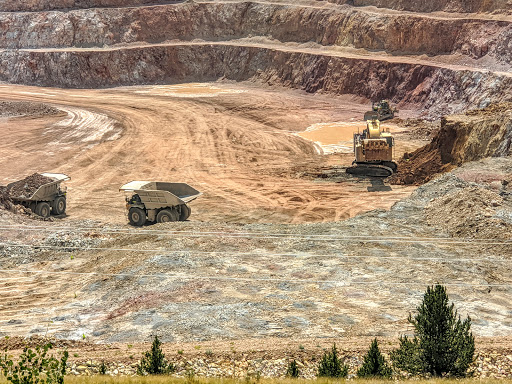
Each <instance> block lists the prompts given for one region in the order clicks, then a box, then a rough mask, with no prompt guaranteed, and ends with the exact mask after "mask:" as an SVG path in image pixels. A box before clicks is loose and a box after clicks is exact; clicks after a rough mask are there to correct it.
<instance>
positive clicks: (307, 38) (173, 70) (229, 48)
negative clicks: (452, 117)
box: [0, 0, 512, 117]
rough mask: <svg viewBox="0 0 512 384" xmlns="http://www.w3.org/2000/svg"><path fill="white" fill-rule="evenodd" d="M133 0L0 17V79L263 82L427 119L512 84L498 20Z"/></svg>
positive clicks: (507, 25)
mask: <svg viewBox="0 0 512 384" xmlns="http://www.w3.org/2000/svg"><path fill="white" fill-rule="evenodd" d="M107 3H108V4H107ZM142 3H143V1H133V2H130V3H129V5H135V6H136V7H130V6H127V5H125V6H124V7H117V8H92V9H76V10H67V11H47V12H28V13H27V12H10V13H9V12H7V13H3V14H0V25H1V26H2V27H0V28H1V29H2V30H3V32H4V33H3V34H0V48H4V50H3V51H0V58H1V65H0V80H2V81H6V82H12V83H19V84H32V85H43V86H60V87H77V88H80V87H88V88H96V87H108V86H118V85H135V84H148V83H150V84H155V83H175V82H182V81H205V80H217V79H219V78H226V79H232V80H260V81H264V82H267V83H269V84H276V85H283V86H289V87H294V88H299V89H303V90H306V91H307V92H316V91H325V92H330V93H334V94H347V93H348V94H355V95H358V96H362V97H366V98H371V99H379V98H388V99H392V100H393V101H394V102H396V103H399V102H401V103H409V104H410V103H414V104H415V108H418V109H422V110H424V111H425V115H426V116H429V117H439V116H440V115H441V114H446V113H452V112H460V111H462V110H464V109H467V108H475V107H483V106H487V105H489V103H491V102H501V101H504V100H508V99H509V98H510V96H509V95H510V93H511V92H510V91H511V90H512V82H511V78H512V77H511V75H510V72H509V68H510V63H512V53H510V52H512V51H511V50H510V49H508V44H509V42H510V41H512V39H511V37H512V22H511V20H508V19H507V18H506V17H505V18H503V17H499V18H498V17H493V16H492V15H489V14H486V15H484V16H485V17H483V16H482V17H479V16H478V15H473V16H470V15H468V16H467V17H466V16H464V17H461V16H458V15H448V14H446V13H445V14H442V15H425V14H421V13H419V14H412V13H408V14H398V13H396V12H394V11H386V12H378V11H377V12H376V11H375V9H365V8H357V7H352V6H343V7H337V6H334V5H331V6H328V7H323V6H322V7H320V6H318V3H317V2H314V1H312V2H311V3H309V4H299V5H293V4H273V3H271V2H265V1H263V2H258V3H255V2H243V3H237V2H210V3H194V2H191V3H180V4H164V3H163V2H158V5H154V6H144V4H142ZM105 5H111V6H115V5H119V4H117V3H116V2H115V1H112V2H109V1H107V0H105V2H101V1H100V2H93V1H90V2H73V3H66V2H64V1H62V2H58V3H55V4H54V5H53V6H50V4H46V8H45V9H46V10H49V9H53V8H55V7H56V6H58V7H60V8H69V7H78V8H80V7H85V6H91V7H99V6H105ZM355 5H358V4H355ZM34 7H35V3H29V4H27V8H25V9H31V10H32V8H34ZM40 7H43V4H40ZM36 8H37V7H36ZM4 9H6V8H4ZM468 10H469V8H468ZM432 36H436V38H432ZM196 39H201V40H205V42H198V41H196ZM113 46H114V47H113Z"/></svg>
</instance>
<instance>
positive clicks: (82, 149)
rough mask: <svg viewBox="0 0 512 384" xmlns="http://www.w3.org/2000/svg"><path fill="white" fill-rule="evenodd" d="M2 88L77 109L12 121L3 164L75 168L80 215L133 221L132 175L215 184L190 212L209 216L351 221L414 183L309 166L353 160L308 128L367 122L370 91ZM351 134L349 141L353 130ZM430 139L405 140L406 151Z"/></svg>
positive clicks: (72, 189)
mask: <svg viewBox="0 0 512 384" xmlns="http://www.w3.org/2000/svg"><path fill="white" fill-rule="evenodd" d="M0 98H2V99H12V100H33V101H38V102H45V103H49V104H51V105H54V106H56V107H58V108H59V109H60V110H61V111H62V112H63V113H66V114H67V116H58V117H56V116H47V117H43V118H40V119H35V118H33V117H21V118H16V119H9V120H6V121H3V122H1V123H0V124H1V125H2V126H3V128H4V129H12V130H15V131H16V134H15V135H10V136H9V137H8V138H7V139H6V140H7V141H6V142H4V144H3V145H2V147H1V151H0V155H1V156H2V157H4V158H5V159H9V162H11V163H12V164H14V166H13V167H2V169H1V170H0V180H2V179H3V180H4V182H8V181H13V180H17V179H19V178H20V177H24V176H26V175H27V174H31V173H34V172H42V171H53V172H61V173H66V174H69V175H70V176H71V179H72V180H71V181H70V182H68V183H67V185H68V188H69V201H68V213H69V218H68V219H95V220H100V221H104V222H110V223H125V222H126V218H125V216H124V204H123V201H124V196H123V195H122V194H121V193H119V192H118V188H119V186H120V185H122V184H124V183H125V182H128V181H130V180H153V179H155V180H170V181H183V182H187V183H189V184H190V185H192V186H194V187H195V188H196V189H198V190H200V191H201V192H203V196H202V197H201V198H199V199H198V200H197V201H196V202H194V203H193V204H192V208H193V214H192V216H191V218H190V220H195V221H209V222H211V221H222V222H226V221H227V222H246V223H247V222H277V223H302V222H322V221H332V220H340V219H345V218H349V217H353V216H355V215H357V214H358V213H361V212H365V211H368V210H371V209H375V208H384V209H385V208H389V207H390V206H391V205H392V204H393V203H394V202H396V201H398V200H400V199H402V198H404V197H406V196H408V194H410V193H411V192H412V190H413V189H412V188H410V187H402V186H399V187H393V188H392V189H390V190H388V191H385V192H380V193H379V194H378V197H377V196H375V194H374V193H366V192H367V188H368V186H370V185H371V183H370V181H368V180H366V181H365V180H360V179H351V178H346V179H344V180H343V182H341V183H339V182H338V183H335V182H325V181H322V180H320V179H314V177H313V178H312V177H305V176H304V175H307V174H317V173H318V171H319V170H321V169H322V167H324V168H325V167H327V168H329V167H332V166H337V167H341V166H346V165H349V164H350V163H351V161H352V160H353V158H352V157H353V156H352V154H351V153H350V151H345V153H342V154H337V155H333V156H321V155H320V154H319V153H320V152H321V151H319V150H318V147H317V146H315V144H314V143H313V142H311V141H309V140H304V139H302V138H301V137H299V136H298V135H296V133H298V132H301V131H305V130H306V129H307V128H308V127H309V126H311V125H313V124H318V123H321V124H322V123H324V124H325V123H327V124H330V123H332V122H339V121H347V122H349V123H350V124H357V125H359V126H363V127H364V122H363V121H362V120H361V116H362V115H363V114H364V112H365V111H366V110H367V109H368V102H367V101H366V100H362V99H360V98H351V97H349V96H345V97H337V98H334V99H333V98H332V97H326V96H320V95H316V96H314V95H308V94H305V93H302V92H298V91H283V90H282V89H280V90H273V89H270V88H260V87H257V86H254V85H253V84H249V83H246V84H242V85H235V84H222V83H216V84H213V85H212V84H189V85H181V86H177V85H171V86H147V87H145V86H142V87H124V88H116V89H107V90H80V91H78V90H60V89H44V88H32V87H23V86H15V87H13V86H9V87H6V86H4V87H0ZM406 113H407V112H406ZM409 113H411V112H409ZM354 122H357V123H354ZM340 133H342V136H343V137H340V138H339V139H340V140H344V139H346V138H347V137H345V136H346V134H345V131H344V130H340ZM318 134H320V136H321V137H320V138H319V137H318ZM303 135H304V136H306V134H303ZM327 138H329V139H330V140H331V141H332V140H333V137H332V132H323V131H320V132H319V133H318V132H317V136H315V137H312V140H313V141H321V140H324V139H327ZM329 143H330V142H329ZM420 144H421V143H419V142H412V141H411V140H410V139H409V140H405V141H403V142H402V141H398V142H397V154H396V155H397V156H400V154H401V153H402V152H403V151H409V150H410V147H411V146H413V147H416V146H418V145H420ZM347 152H348V153H347ZM340 172H341V173H342V172H343V170H340Z"/></svg>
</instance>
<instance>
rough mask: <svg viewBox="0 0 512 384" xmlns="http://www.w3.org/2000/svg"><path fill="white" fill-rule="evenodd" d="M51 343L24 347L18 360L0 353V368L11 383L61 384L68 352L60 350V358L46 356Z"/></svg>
mask: <svg viewBox="0 0 512 384" xmlns="http://www.w3.org/2000/svg"><path fill="white" fill-rule="evenodd" d="M52 348H53V346H52V344H51V343H47V344H45V345H42V346H41V345H37V346H36V347H35V348H34V349H32V348H29V347H25V348H24V349H23V353H22V354H21V355H20V356H19V358H18V361H13V360H12V356H9V355H7V349H6V350H5V353H4V355H3V356H1V355H0V370H1V372H2V373H3V374H4V376H5V377H6V379H7V381H9V382H11V383H12V384H63V383H64V375H65V374H66V362H67V360H68V356H69V355H68V352H67V351H64V352H62V355H61V357H60V359H56V358H55V357H53V356H48V351H49V350H50V349H52Z"/></svg>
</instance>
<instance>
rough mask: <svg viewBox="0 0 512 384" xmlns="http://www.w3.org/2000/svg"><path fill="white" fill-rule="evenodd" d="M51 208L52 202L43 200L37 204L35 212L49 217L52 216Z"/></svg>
mask: <svg viewBox="0 0 512 384" xmlns="http://www.w3.org/2000/svg"><path fill="white" fill-rule="evenodd" d="M50 210H51V209H50V204H48V203H46V202H44V201H43V202H41V203H38V204H37V205H36V211H35V214H36V215H38V216H41V217H48V216H50Z"/></svg>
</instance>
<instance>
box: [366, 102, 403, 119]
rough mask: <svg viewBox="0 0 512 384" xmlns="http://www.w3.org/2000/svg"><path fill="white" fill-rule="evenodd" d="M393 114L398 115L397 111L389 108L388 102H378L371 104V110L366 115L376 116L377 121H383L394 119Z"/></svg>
mask: <svg viewBox="0 0 512 384" xmlns="http://www.w3.org/2000/svg"><path fill="white" fill-rule="evenodd" d="M395 113H398V109H396V108H391V106H390V105H389V101H388V100H380V101H378V102H373V103H372V110H371V111H370V112H367V113H366V114H372V115H377V119H378V120H379V121H384V120H389V119H392V118H394V117H395ZM366 114H365V116H366ZM365 120H366V118H365Z"/></svg>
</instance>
